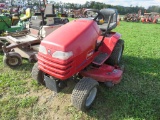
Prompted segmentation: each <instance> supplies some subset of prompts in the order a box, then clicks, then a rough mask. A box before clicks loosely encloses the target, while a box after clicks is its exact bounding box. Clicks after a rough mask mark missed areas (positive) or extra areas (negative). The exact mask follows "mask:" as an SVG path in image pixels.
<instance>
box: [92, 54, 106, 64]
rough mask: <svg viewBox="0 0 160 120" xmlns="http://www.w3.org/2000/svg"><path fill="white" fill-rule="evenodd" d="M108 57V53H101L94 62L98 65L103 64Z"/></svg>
mask: <svg viewBox="0 0 160 120" xmlns="http://www.w3.org/2000/svg"><path fill="white" fill-rule="evenodd" d="M107 58H108V54H107V53H100V54H99V55H97V56H96V57H95V58H94V60H93V63H94V64H97V65H102V64H103V63H104V62H105V61H106V60H107Z"/></svg>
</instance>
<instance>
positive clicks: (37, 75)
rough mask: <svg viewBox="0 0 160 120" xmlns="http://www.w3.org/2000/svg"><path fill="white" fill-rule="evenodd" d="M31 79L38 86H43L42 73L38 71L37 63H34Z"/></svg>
mask: <svg viewBox="0 0 160 120" xmlns="http://www.w3.org/2000/svg"><path fill="white" fill-rule="evenodd" d="M31 74H32V78H33V79H34V80H36V81H37V82H38V84H41V85H44V86H45V81H44V72H42V71H41V70H39V69H38V62H36V63H35V64H34V66H33V68H32V73H31Z"/></svg>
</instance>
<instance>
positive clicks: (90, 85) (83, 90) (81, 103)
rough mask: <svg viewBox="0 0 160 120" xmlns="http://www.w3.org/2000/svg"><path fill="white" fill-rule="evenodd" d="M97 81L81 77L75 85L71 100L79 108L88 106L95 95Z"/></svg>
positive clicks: (82, 108) (83, 108)
mask: <svg viewBox="0 0 160 120" xmlns="http://www.w3.org/2000/svg"><path fill="white" fill-rule="evenodd" d="M98 85H99V84H98V82H97V81H95V80H94V79H92V78H83V79H81V80H80V81H79V82H78V83H77V84H76V86H75V88H74V90H73V92H72V96H71V102H72V104H73V106H74V107H75V108H77V109H79V110H82V111H85V110H86V109H88V108H90V106H91V105H92V103H93V102H94V100H95V98H96V95H97V86H98Z"/></svg>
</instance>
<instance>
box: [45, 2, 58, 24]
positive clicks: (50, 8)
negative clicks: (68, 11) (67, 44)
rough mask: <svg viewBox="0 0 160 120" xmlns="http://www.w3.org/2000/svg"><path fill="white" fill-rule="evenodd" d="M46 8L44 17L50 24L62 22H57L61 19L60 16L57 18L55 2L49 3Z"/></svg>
mask: <svg viewBox="0 0 160 120" xmlns="http://www.w3.org/2000/svg"><path fill="white" fill-rule="evenodd" d="M46 8H47V9H46V10H45V12H44V17H45V18H46V22H47V24H46V25H48V26H50V25H54V24H60V23H57V21H60V18H55V17H56V14H55V12H54V5H53V4H47V5H46Z"/></svg>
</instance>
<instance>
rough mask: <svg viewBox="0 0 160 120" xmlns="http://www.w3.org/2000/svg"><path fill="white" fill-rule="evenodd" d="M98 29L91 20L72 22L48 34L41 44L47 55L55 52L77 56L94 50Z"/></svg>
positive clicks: (98, 33)
mask: <svg viewBox="0 0 160 120" xmlns="http://www.w3.org/2000/svg"><path fill="white" fill-rule="evenodd" d="M99 35H100V29H99V27H98V25H97V23H96V22H95V21H93V20H91V19H77V20H73V21H71V22H69V23H67V24H65V25H63V26H61V27H60V28H58V29H56V30H55V31H54V32H52V33H51V34H49V35H48V36H47V37H45V38H44V40H43V41H42V42H41V46H43V47H45V48H46V50H47V51H49V54H52V53H53V52H55V51H63V52H69V51H72V53H73V55H74V56H76V55H79V54H81V53H82V52H84V51H86V50H89V49H94V48H95V43H96V41H97V38H98V36H99Z"/></svg>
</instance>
